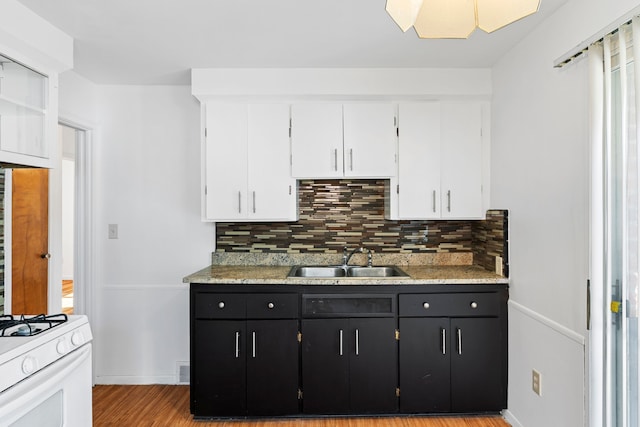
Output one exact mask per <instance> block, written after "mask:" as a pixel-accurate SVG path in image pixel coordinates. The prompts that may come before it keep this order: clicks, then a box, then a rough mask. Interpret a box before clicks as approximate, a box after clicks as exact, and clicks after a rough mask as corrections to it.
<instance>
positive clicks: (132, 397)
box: [93, 385, 510, 427]
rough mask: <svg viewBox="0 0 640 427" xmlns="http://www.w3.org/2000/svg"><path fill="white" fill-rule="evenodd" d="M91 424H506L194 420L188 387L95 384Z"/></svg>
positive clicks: (498, 421)
mask: <svg viewBox="0 0 640 427" xmlns="http://www.w3.org/2000/svg"><path fill="white" fill-rule="evenodd" d="M93 425H94V427H103V426H109V427H111V426H119V427H129V426H132V427H133V426H135V427H137V426H140V427H146V426H150V427H151V426H152V427H188V426H192V427H214V426H215V427H276V426H287V427H294V426H304V427H509V426H510V424H508V423H507V422H506V421H504V419H502V418H501V417H499V416H493V417H486V416H485V417H392V418H320V419H284V420H258V421H244V420H242V421H215V422H214V421H194V420H193V419H192V417H191V414H189V387H188V386H175V385H150V386H146V385H134V386H121V385H117V386H114V385H98V386H95V387H94V388H93Z"/></svg>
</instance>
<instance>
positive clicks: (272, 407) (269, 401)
mask: <svg viewBox="0 0 640 427" xmlns="http://www.w3.org/2000/svg"><path fill="white" fill-rule="evenodd" d="M297 335H298V321H297V320H253V321H247V339H248V341H249V342H248V344H247V349H248V351H247V355H246V356H247V411H248V414H249V415H286V414H295V413H297V412H298V360H299V359H298V347H299V344H298V339H297Z"/></svg>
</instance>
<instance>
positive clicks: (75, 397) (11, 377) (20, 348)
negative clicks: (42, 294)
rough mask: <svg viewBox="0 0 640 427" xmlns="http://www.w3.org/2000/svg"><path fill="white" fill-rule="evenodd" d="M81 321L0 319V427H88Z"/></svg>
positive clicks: (87, 339) (86, 334)
mask: <svg viewBox="0 0 640 427" xmlns="http://www.w3.org/2000/svg"><path fill="white" fill-rule="evenodd" d="M92 339H93V336H92V334H91V328H90V327H89V322H88V320H87V317H86V316H78V315H76V316H66V315H64V314H59V315H53V316H44V315H41V316H0V427H4V426H11V427H21V426H25V427H26V426H36V425H37V426H39V427H48V426H65V427H75V426H78V427H80V426H82V427H86V426H90V425H91V423H92V420H91V417H92V410H91V408H92V405H91V341H92Z"/></svg>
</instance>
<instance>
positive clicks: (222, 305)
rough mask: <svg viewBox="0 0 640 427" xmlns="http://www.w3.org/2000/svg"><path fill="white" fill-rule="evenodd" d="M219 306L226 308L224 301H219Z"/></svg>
mask: <svg viewBox="0 0 640 427" xmlns="http://www.w3.org/2000/svg"><path fill="white" fill-rule="evenodd" d="M218 308H220V309H222V308H224V301H220V302H219V303H218Z"/></svg>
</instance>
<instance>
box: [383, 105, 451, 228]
mask: <svg viewBox="0 0 640 427" xmlns="http://www.w3.org/2000/svg"><path fill="white" fill-rule="evenodd" d="M398 119H399V123H398V124H399V126H400V132H399V136H398V158H399V161H398V184H399V194H396V197H397V201H398V216H399V217H400V218H402V219H438V218H440V103H438V102H425V103H406V104H400V105H399V106H398ZM392 196H393V194H392Z"/></svg>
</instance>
